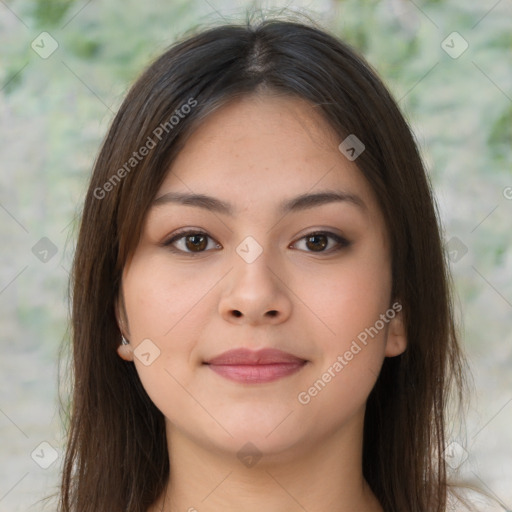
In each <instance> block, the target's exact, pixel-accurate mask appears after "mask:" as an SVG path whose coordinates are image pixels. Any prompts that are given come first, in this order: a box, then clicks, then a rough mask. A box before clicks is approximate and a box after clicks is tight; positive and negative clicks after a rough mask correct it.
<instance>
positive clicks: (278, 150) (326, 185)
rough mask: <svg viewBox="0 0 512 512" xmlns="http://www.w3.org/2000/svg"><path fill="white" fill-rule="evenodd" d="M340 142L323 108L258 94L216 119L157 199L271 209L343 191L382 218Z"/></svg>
mask: <svg viewBox="0 0 512 512" xmlns="http://www.w3.org/2000/svg"><path fill="white" fill-rule="evenodd" d="M340 142H341V137H340V136H339V135H338V134H337V133H336V132H335V131H334V130H333V128H332V127H331V126H330V125H329V124H328V123H327V122H326V121H325V120H324V118H323V117H322V115H321V114H320V112H319V110H318V107H315V106H314V105H312V104H310V103H308V102H306V101H305V100H302V99H300V98H295V97H290V96H278V95H269V94H257V95H256V94H255V95H251V96H246V97H243V98H239V99H236V100H233V101H231V102H229V103H228V104H226V105H224V106H222V107H220V108H219V109H218V110H216V111H214V112H213V113H211V114H210V115H209V116H208V117H207V118H206V119H205V120H204V121H203V122H202V123H201V124H200V125H199V127H198V128H197V129H196V130H195V131H194V133H192V135H191V136H190V137H189V138H188V139H187V142H186V144H185V146H184V148H183V149H182V150H181V151H180V153H179V154H178V156H177V158H176V159H175V161H174V162H173V164H172V166H171V169H170V172H169V173H168V175H167V176H166V178H165V180H164V182H163V184H162V186H161V187H160V190H159V191H158V193H157V194H156V198H159V197H161V196H163V195H164V194H166V193H169V192H180V193H188V194H191V193H192V194H207V195H209V196H214V197H217V198H219V199H221V200H225V201H226V202H229V203H230V204H232V205H233V206H234V210H235V213H236V212H239V211H241V210H243V209H248V208H250V207H255V208H257V209H258V208H259V209H260V210H261V211H263V210H265V211H266V210H268V209H272V208H273V207H274V206H275V205H277V203H279V204H280V205H282V204H283V200H284V199H286V198H289V197H295V196H298V195H303V194H305V193H307V192H310V193H314V192H316V191H318V190H322V191H323V190H336V191H340V192H342V193H344V194H347V195H353V196H358V197H360V198H361V199H362V200H363V201H364V203H365V204H367V205H368V206H369V210H370V212H371V210H374V211H373V214H376V202H375V200H374V198H373V195H372V191H371V189H370V187H369V185H368V184H367V182H366V180H365V178H364V176H363V175H362V173H361V171H360V170H359V169H358V168H357V166H356V165H355V163H354V162H351V161H349V160H347V159H346V158H345V156H344V155H343V154H342V153H341V152H340V151H339V150H338V145H339V143H340Z"/></svg>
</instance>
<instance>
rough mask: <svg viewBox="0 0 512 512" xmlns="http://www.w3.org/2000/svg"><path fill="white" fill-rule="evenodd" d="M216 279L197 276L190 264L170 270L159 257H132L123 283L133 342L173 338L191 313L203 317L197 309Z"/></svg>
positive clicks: (207, 273)
mask: <svg viewBox="0 0 512 512" xmlns="http://www.w3.org/2000/svg"><path fill="white" fill-rule="evenodd" d="M218 280H219V276H217V275H216V274H214V273H213V272H203V273H202V274H201V276H200V277H198V275H197V271H195V270H193V269H192V267H190V269H186V268H180V271H179V272H178V271H176V270H173V269H172V267H171V266H170V265H169V263H168V261H166V259H165V258H162V257H157V256H155V257H153V258H146V259H145V261H144V262H142V258H141V259H140V261H136V260H135V261H134V263H133V264H132V266H131V267H130V271H129V273H128V274H126V276H125V278H124V282H123V288H124V291H125V304H126V311H127V315H128V319H129V323H130V333H131V335H132V337H134V339H135V341H136V342H138V341H140V340H142V339H144V338H151V339H153V338H155V339H162V340H163V339H166V340H167V339H169V338H173V332H175V331H176V330H178V328H179V326H180V325H181V324H182V323H183V322H186V321H187V317H188V316H189V315H190V314H191V313H192V314H193V315H194V317H195V318H196V319H200V318H202V317H201V316H200V315H198V314H197V308H198V306H199V305H200V303H201V301H202V299H203V298H204V297H205V296H206V295H207V294H208V292H209V290H211V289H213V287H214V286H215V283H216V282H217V281H218ZM199 323H200V322H199ZM195 325H197V326H198V327H199V325H198V322H196V323H195Z"/></svg>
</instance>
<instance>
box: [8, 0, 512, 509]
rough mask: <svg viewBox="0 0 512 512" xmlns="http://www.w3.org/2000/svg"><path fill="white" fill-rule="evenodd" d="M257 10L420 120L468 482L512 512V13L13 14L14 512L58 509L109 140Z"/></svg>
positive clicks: (350, 4) (79, 4)
mask: <svg viewBox="0 0 512 512" xmlns="http://www.w3.org/2000/svg"><path fill="white" fill-rule="evenodd" d="M250 7H252V8H255V7H256V8H257V7H261V8H262V9H263V10H264V12H265V13H266V15H267V16H270V15H271V14H272V13H279V12H281V11H282V10H283V8H285V7H286V8H287V9H288V12H294V13H297V12H301V11H303V9H304V8H306V9H307V11H306V12H307V13H308V14H309V15H310V16H313V17H314V18H315V19H316V20H317V21H319V22H320V23H322V24H323V25H324V26H326V27H327V28H330V29H333V30H334V31H335V32H336V33H337V34H339V36H340V37H342V38H343V39H344V40H346V41H347V42H349V43H352V44H353V45H354V46H355V47H356V48H358V49H359V50H360V51H362V52H363V54H364V55H365V56H366V57H367V59H368V60H369V61H370V62H371V63H372V65H373V66H374V67H375V68H376V69H377V71H378V72H379V73H380V75H381V76H382V77H383V79H384V81H385V82H386V83H387V85H388V86H389V88H390V89H391V91H392V93H393V94H394V96H395V97H396V99H397V100H398V101H399V105H400V107H401V108H402V111H403V112H404V114H405V115H406V117H407V118H408V120H409V121H410V123H411V125H412V127H413V129H414V132H415V134H416V137H417V139H418V142H419V144H420V146H421V149H422V151H423V154H424V158H425V160H426V162H427V164H428V168H429V171H430V173H431V178H432V181H433V184H434V188H435V191H436V195H437V199H438V202H439V209H440V215H441V217H442V220H443V223H444V229H445V233H444V235H445V241H446V249H447V253H448V254H449V255H450V258H451V267H452V271H453V275H454V280H455V288H456V292H457V296H458V303H457V315H458V317H459V319H460V321H461V324H462V323H463V339H464V345H465V347H466V350H467V353H468V357H469V359H470V363H471V366H472V370H473V374H474V378H475V394H474V398H473V402H472V404H471V408H470V410H469V415H468V423H467V429H466V432H465V433H464V432H460V431H459V430H458V429H456V430H454V432H453V435H452V438H451V439H450V440H454V441H456V442H457V443H459V444H460V445H461V446H464V447H465V449H466V450H467V454H465V453H463V454H462V456H460V455H458V457H459V458H460V460H462V459H465V460H464V461H463V462H462V463H461V464H460V467H459V474H460V475H462V476H464V477H465V478H468V479H472V480H473V481H475V482H477V483H478V484H479V485H480V486H482V487H484V488H487V490H488V491H489V492H492V493H495V495H497V496H498V497H499V498H500V499H501V501H503V502H504V503H505V504H506V505H507V508H508V509H512V485H511V483H510V482H512V462H511V460H512V448H511V447H512V432H511V429H510V425H511V424H512V372H511V370H512V329H511V327H512V321H511V318H512V279H511V277H512V251H511V249H512V229H511V224H512V223H511V219H512V172H511V163H512V150H511V139H512V71H511V69H512V67H511V66H512V62H511V61H512V58H511V49H512V44H511V43H512V40H511V33H512V2H511V0H501V1H497V0H489V1H488V0H481V1H479V2H467V1H466V2H465V1H463V0H450V1H442V0H437V1H434V0H430V1H428V0H426V1H421V0H416V1H415V2H411V1H409V0H407V1H406V0H386V1H380V2H378V1H371V0H367V1H359V2H357V1H351V0H347V1H344V0H340V1H334V0H332V1H330V2H329V1H325V2H322V1H310V2H294V3H290V2H288V3H286V4H285V3H280V2H274V3H271V2H268V3H253V4H250V3H247V2H244V1H243V0H239V1H238V2H236V1H227V0H192V1H190V0H187V1H185V0H176V1H163V0H156V1H151V2H149V1H147V2H139V1H134V0H124V1H121V0H109V1H108V2H107V1H106V0H101V1H100V0H94V1H90V0H89V1H87V0H80V1H69V2H66V1H63V0H51V1H42V0H40V1H29V0H18V1H16V0H14V1H6V0H0V113H1V115H0V235H1V242H2V251H1V256H0V257H1V260H0V263H1V264H0V311H1V313H0V315H1V316H0V348H1V355H2V357H0V439H1V442H0V464H1V467H0V511H9V512H14V511H18V510H19V511H21V510H33V511H37V510H43V505H42V504H41V503H38V504H35V505H33V504H34V503H35V502H36V501H37V500H38V499H40V498H41V497H43V496H44V495H45V494H48V493H51V492H53V491H54V490H55V486H56V484H57V482H58V473H59V465H60V463H61V461H62V450H63V437H62V429H61V426H60V418H59V409H58V384H57V372H58V365H57V364H58V363H57V361H58V353H59V349H60V346H61V344H62V343H63V342H65V341H66V340H67V339H68V333H67V330H66V329H67V314H68V297H67V279H68V277H69V276H68V270H69V268H70V265H71V258H72V254H73V248H74V243H75V236H76V226H77V219H78V217H77V216H78V215H79V212H80V208H81V203H82V201H83V198H84V194H85V189H86V186H87V181H88V178H89V175H90V172H91V168H92V165H93V162H94V159H95V155H96V153H97V150H98V148H99V144H100V142H101V139H102V137H103V136H104V135H105V133H106V130H107V128H108V125H109V123H110V121H111V119H112V117H113V115H114V113H115V112H116V110H117V108H118V107H119V105H120V102H121V101H122V98H123V96H124V94H125V92H126V91H127V88H128V87H129V85H130V84H131V83H132V82H133V80H134V79H135V78H136V77H137V75H138V74H139V73H140V72H141V70H142V69H143V68H144V67H145V66H146V65H147V64H148V63H149V62H150V61H151V60H152V59H153V58H155V57H156V56H157V55H159V54H160V53H161V52H163V51H164V49H165V48H166V47H167V46H168V45H169V44H171V43H172V42H173V40H174V38H175V37H177V36H180V35H182V34H184V33H185V32H186V31H187V30H189V29H192V28H194V27H195V26H197V25H203V26H205V25H209V24H218V23H219V22H220V21H222V20H224V21H226V22H227V21H240V20H243V19H244V18H245V11H246V10H247V8H250ZM257 17H258V16H257ZM42 32H47V33H48V34H50V36H47V35H43V36H41V35H40V34H41V33H42ZM453 32H457V33H458V34H452V33H453ZM53 41H55V43H54V42H53ZM443 41H444V42H443ZM52 44H54V45H55V44H58V47H57V48H56V50H55V51H54V52H53V53H52V54H51V55H46V54H45V52H46V53H48V52H49V51H50V50H51V49H52V46H51V45H52ZM466 45H467V49H465V47H466ZM464 49H465V51H463V50H464ZM36 50H37V51H36ZM38 52H39V53H38ZM461 52H462V53H461ZM40 54H42V55H40ZM43 57H45V58H43ZM41 239H43V240H41ZM44 251H48V252H44ZM55 251H56V253H55V254H53V252H55ZM41 443H48V444H43V445H41ZM53 450H55V451H53ZM466 455H467V458H465V457H466ZM54 459H55V461H54V462H53V463H52V464H51V465H50V466H49V467H48V468H47V469H44V468H43V467H41V466H45V465H48V464H50V462H52V461H53V460H54ZM54 509H55V506H54V504H51V503H50V504H48V505H47V510H54Z"/></svg>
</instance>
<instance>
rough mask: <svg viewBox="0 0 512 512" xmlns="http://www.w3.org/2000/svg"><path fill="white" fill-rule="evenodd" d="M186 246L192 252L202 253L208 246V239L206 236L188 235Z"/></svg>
mask: <svg viewBox="0 0 512 512" xmlns="http://www.w3.org/2000/svg"><path fill="white" fill-rule="evenodd" d="M185 240H186V241H185V245H186V247H187V249H189V250H190V251H192V252H201V251H204V249H206V246H207V245H208V237H207V236H205V235H188V236H186V237H185Z"/></svg>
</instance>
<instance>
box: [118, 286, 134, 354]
mask: <svg viewBox="0 0 512 512" xmlns="http://www.w3.org/2000/svg"><path fill="white" fill-rule="evenodd" d="M120 293H122V292H120ZM119 297H120V296H119V295H118V296H117V297H116V300H115V302H114V311H115V315H116V320H117V325H118V327H119V331H120V332H121V334H122V336H124V338H125V339H126V340H128V345H123V344H122V343H121V340H119V344H118V346H117V353H118V355H119V357H120V358H121V359H124V360H125V361H133V348H132V345H131V343H130V341H129V340H130V333H129V332H128V329H127V328H126V327H125V326H126V324H127V322H126V314H125V310H124V307H123V302H122V298H121V299H120V298H119Z"/></svg>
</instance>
